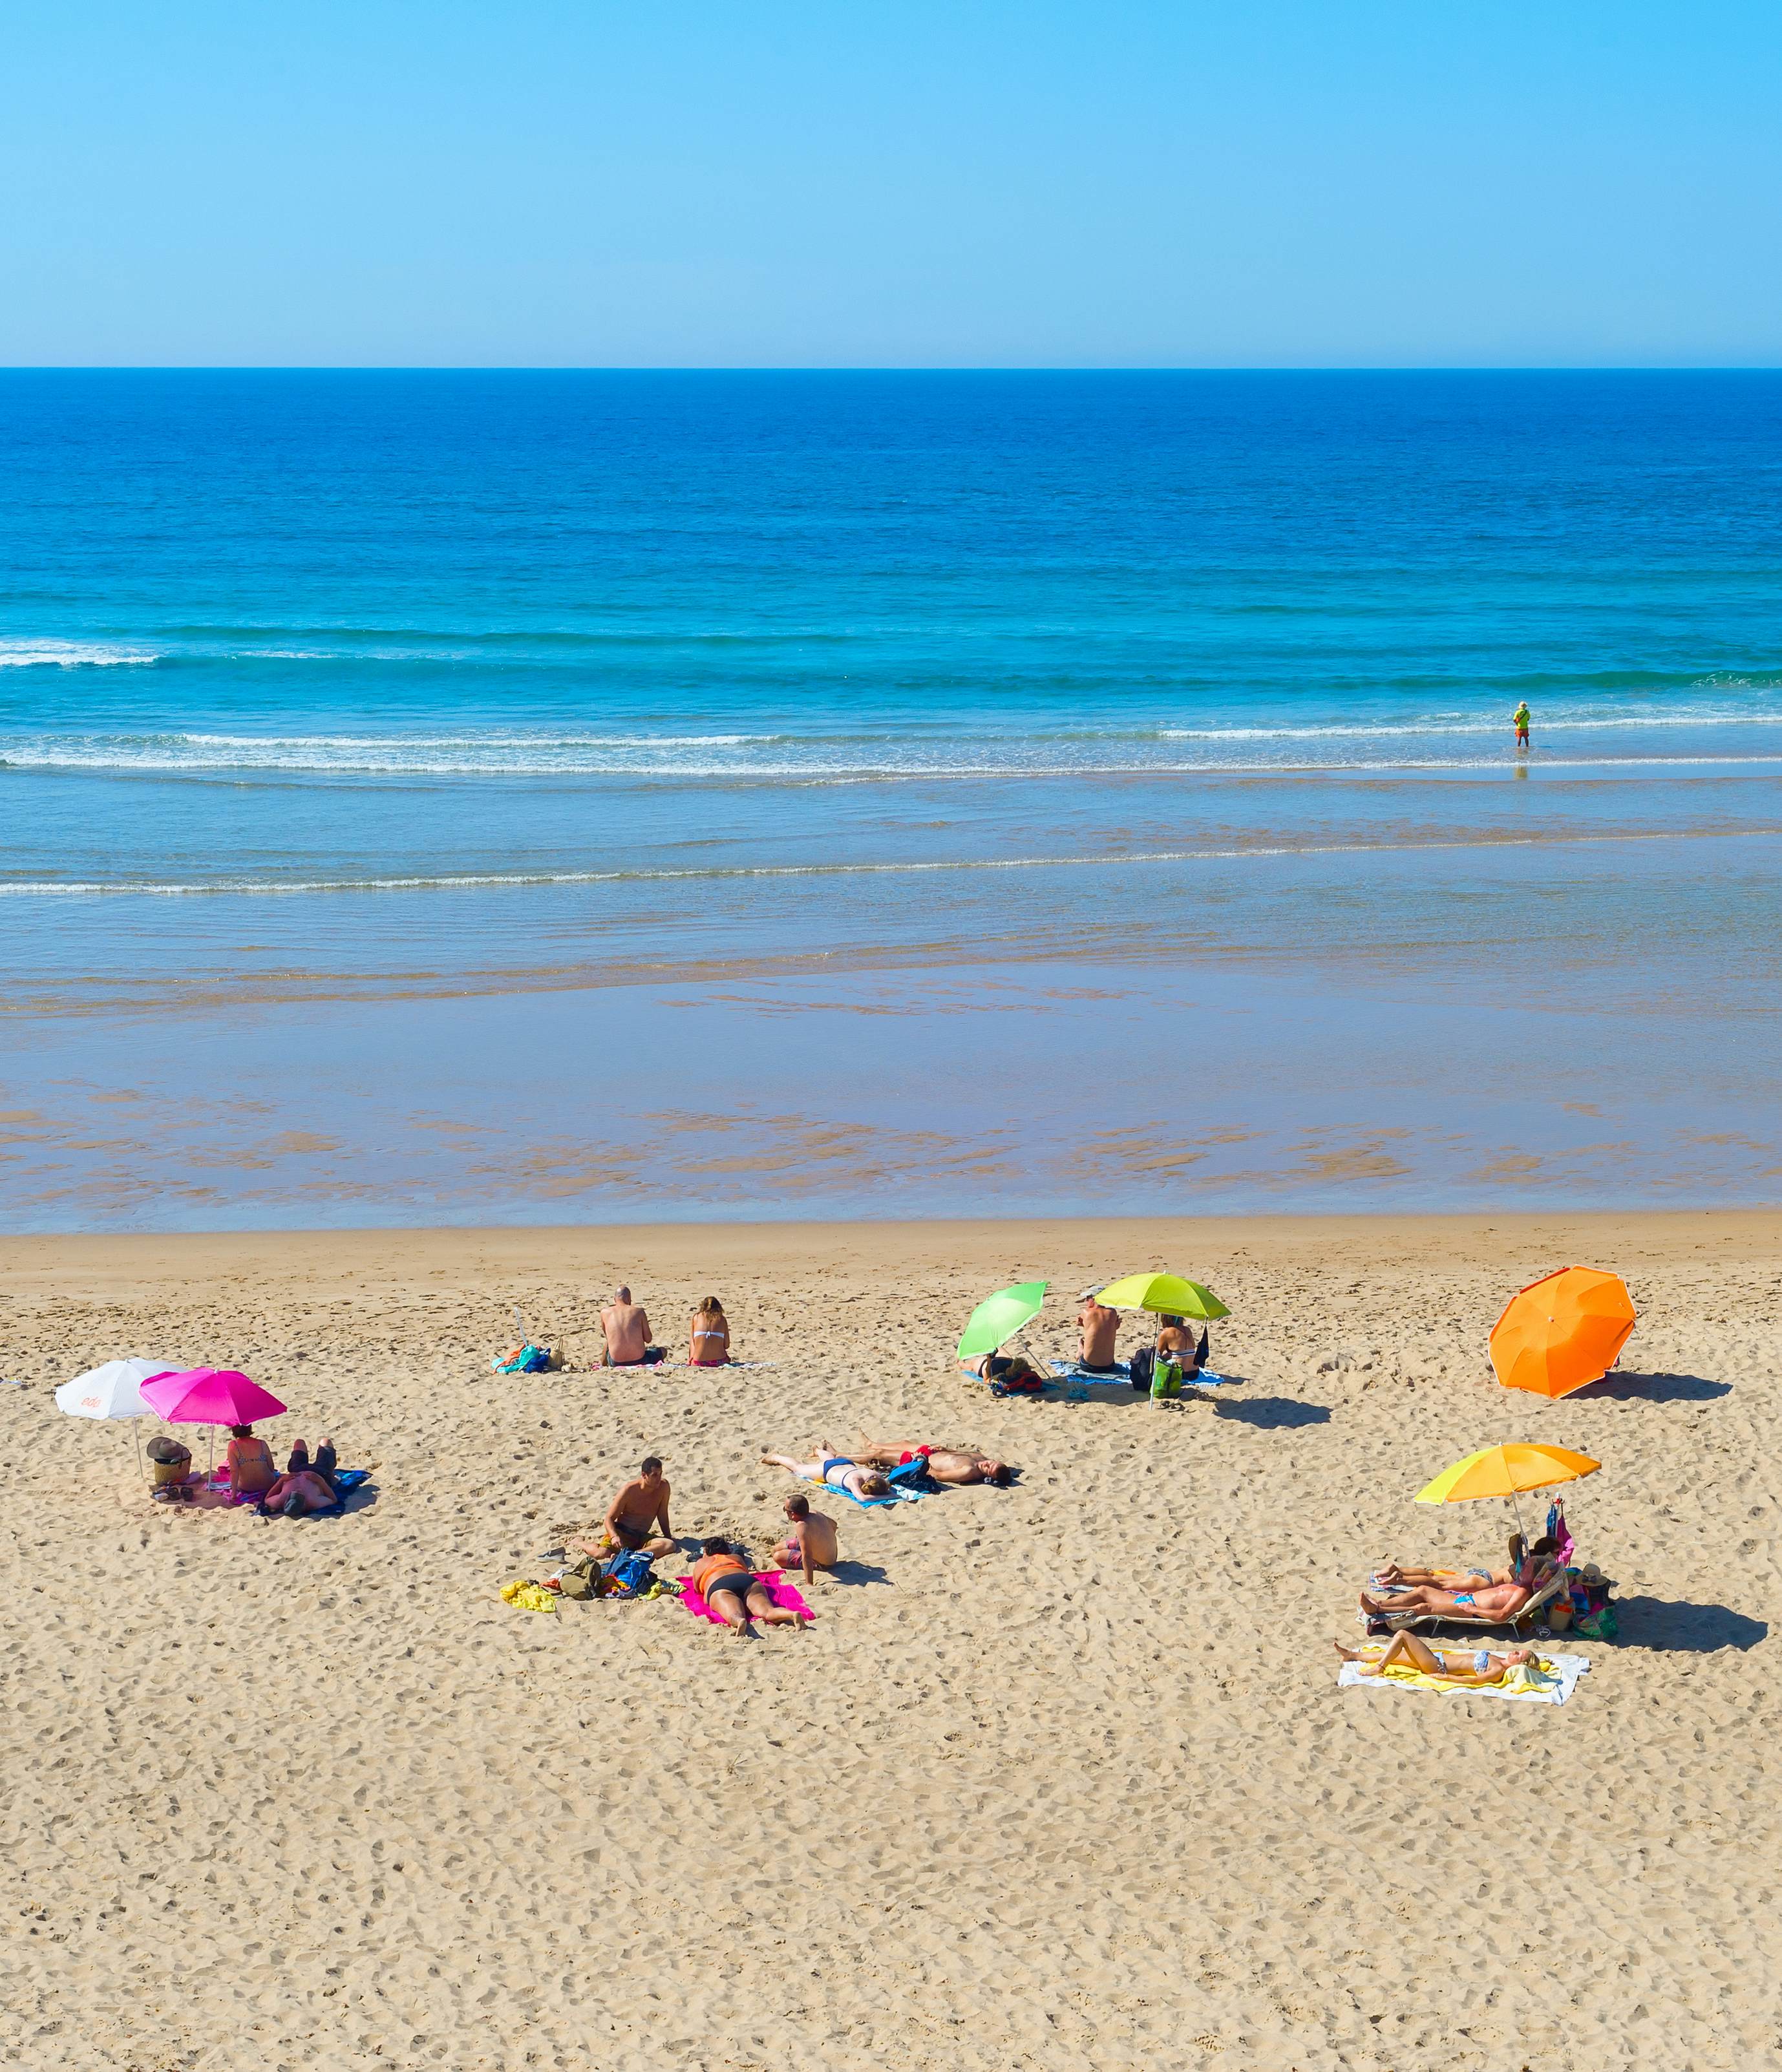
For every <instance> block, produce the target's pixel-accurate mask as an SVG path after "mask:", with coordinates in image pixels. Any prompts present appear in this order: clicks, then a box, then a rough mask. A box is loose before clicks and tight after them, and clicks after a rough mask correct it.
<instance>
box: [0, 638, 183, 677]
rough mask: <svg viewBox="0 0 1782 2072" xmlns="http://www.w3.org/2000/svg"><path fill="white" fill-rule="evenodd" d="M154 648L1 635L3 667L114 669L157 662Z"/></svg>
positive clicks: (157, 655) (0, 647)
mask: <svg viewBox="0 0 1782 2072" xmlns="http://www.w3.org/2000/svg"><path fill="white" fill-rule="evenodd" d="M160 659H161V657H160V655H159V653H158V652H157V651H156V650H155V649H154V648H133V647H129V646H125V645H122V644H120V643H116V642H113V641H107V640H19V639H6V638H4V637H0V669H49V668H55V669H115V668H119V667H120V666H122V665H125V664H130V663H143V662H158V661H159V660H160Z"/></svg>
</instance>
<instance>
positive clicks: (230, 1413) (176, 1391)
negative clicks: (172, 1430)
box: [142, 1367, 285, 1476]
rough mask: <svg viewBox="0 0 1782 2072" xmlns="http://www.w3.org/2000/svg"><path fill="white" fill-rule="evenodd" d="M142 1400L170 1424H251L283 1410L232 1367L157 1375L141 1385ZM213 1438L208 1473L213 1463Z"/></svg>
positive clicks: (258, 1384)
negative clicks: (258, 1418) (257, 1419)
mask: <svg viewBox="0 0 1782 2072" xmlns="http://www.w3.org/2000/svg"><path fill="white" fill-rule="evenodd" d="M142 1400H143V1401H144V1402H145V1403H146V1404H148V1406H149V1408H150V1409H151V1410H154V1411H157V1412H159V1414H160V1415H161V1416H163V1417H164V1418H166V1420H167V1422H168V1423H169V1424H209V1425H213V1426H214V1425H217V1424H253V1421H254V1420H255V1419H256V1418H257V1417H278V1416H282V1415H283V1414H284V1410H285V1406H284V1404H282V1403H281V1402H280V1401H279V1400H278V1398H277V1396H269V1395H268V1394H267V1392H265V1389H263V1388H262V1387H261V1386H260V1383H258V1382H257V1381H250V1380H249V1379H248V1377H247V1375H244V1374H238V1373H237V1372H236V1370H235V1369H234V1368H233V1367H187V1369H186V1370H185V1371H183V1373H180V1374H158V1375H156V1376H155V1377H154V1379H153V1380H152V1381H146V1382H144V1383H142ZM211 1445H212V1448H213V1451H212V1453H211V1468H210V1472H211V1474H212V1475H213V1476H214V1475H215V1473H216V1454H215V1451H214V1448H215V1445H216V1441H215V1437H214V1436H213V1437H212V1440H211Z"/></svg>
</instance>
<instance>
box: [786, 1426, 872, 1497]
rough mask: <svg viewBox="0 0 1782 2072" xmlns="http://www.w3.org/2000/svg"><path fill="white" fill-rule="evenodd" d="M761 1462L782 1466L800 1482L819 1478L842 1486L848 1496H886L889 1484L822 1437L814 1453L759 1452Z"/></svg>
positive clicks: (832, 1485) (829, 1486) (826, 1484)
mask: <svg viewBox="0 0 1782 2072" xmlns="http://www.w3.org/2000/svg"><path fill="white" fill-rule="evenodd" d="M761 1460H762V1466H763V1467H766V1468H784V1469H785V1470H786V1473H787V1474H794V1475H796V1476H798V1477H799V1479H800V1480H801V1481H803V1482H819V1483H821V1484H822V1485H823V1487H825V1488H827V1489H839V1490H847V1491H848V1494H850V1495H851V1496H859V1497H868V1496H889V1494H891V1485H890V1484H889V1482H887V1481H886V1480H885V1477H884V1476H883V1475H881V1474H880V1473H879V1472H878V1470H877V1469H876V1468H872V1467H863V1466H861V1465H860V1462H859V1461H856V1460H852V1459H851V1458H850V1457H848V1455H847V1454H846V1453H837V1452H836V1449H834V1447H832V1446H831V1445H826V1444H825V1443H824V1441H822V1440H820V1439H819V1441H817V1450H816V1453H815V1457H813V1458H812V1459H811V1460H808V1461H795V1460H794V1459H793V1458H792V1457H791V1455H790V1453H763V1454H762V1457H761Z"/></svg>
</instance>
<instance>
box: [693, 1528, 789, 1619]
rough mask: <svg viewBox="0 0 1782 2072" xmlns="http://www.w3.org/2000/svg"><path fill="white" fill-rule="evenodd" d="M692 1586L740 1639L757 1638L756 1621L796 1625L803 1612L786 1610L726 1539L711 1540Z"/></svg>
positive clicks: (701, 1559) (700, 1561) (708, 1606)
mask: <svg viewBox="0 0 1782 2072" xmlns="http://www.w3.org/2000/svg"><path fill="white" fill-rule="evenodd" d="M693 1588H694V1589H696V1590H697V1591H698V1592H699V1593H700V1596H701V1597H704V1600H705V1603H706V1608H707V1609H708V1610H709V1611H711V1612H712V1613H714V1614H716V1616H717V1618H720V1619H721V1620H722V1622H724V1624H725V1626H729V1628H730V1630H732V1632H733V1633H734V1634H736V1636H737V1638H738V1639H739V1640H753V1639H754V1638H756V1634H755V1624H756V1622H757V1621H759V1622H761V1624H762V1625H763V1626H797V1625H798V1624H799V1620H800V1616H801V1615H800V1614H799V1613H797V1612H795V1611H783V1610H782V1609H780V1608H779V1607H778V1605H775V1604H774V1600H773V1599H772V1598H771V1597H770V1596H769V1595H768V1594H767V1586H766V1584H764V1583H760V1582H758V1581H756V1580H755V1577H754V1574H753V1571H752V1570H751V1569H750V1568H749V1564H748V1563H747V1562H746V1561H745V1560H743V1559H742V1558H741V1556H740V1555H737V1554H734V1553H733V1552H731V1549H730V1543H729V1540H707V1541H706V1542H705V1543H704V1547H703V1548H701V1550H700V1559H699V1560H698V1561H697V1562H696V1564H694V1568H693Z"/></svg>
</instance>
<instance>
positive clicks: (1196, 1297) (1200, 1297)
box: [1095, 1273, 1231, 1318]
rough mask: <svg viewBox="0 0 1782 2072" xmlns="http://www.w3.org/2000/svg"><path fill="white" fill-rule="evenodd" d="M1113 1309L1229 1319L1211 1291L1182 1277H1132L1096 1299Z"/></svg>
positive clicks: (1105, 1290) (1145, 1275) (1161, 1314)
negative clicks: (1146, 1310) (1143, 1310)
mask: <svg viewBox="0 0 1782 2072" xmlns="http://www.w3.org/2000/svg"><path fill="white" fill-rule="evenodd" d="M1095 1300H1096V1301H1098V1302H1102V1303H1105V1304H1106V1305H1107V1307H1108V1308H1109V1309H1148V1310H1149V1311H1150V1313H1152V1315H1153V1316H1155V1317H1197V1318H1208V1317H1229V1316H1230V1314H1231V1312H1230V1310H1229V1309H1227V1308H1226V1305H1224V1303H1223V1302H1222V1301H1220V1300H1219V1298H1218V1297H1217V1295H1215V1294H1214V1293H1213V1290H1212V1289H1210V1288H1207V1287H1203V1286H1202V1285H1201V1283H1200V1282H1199V1281H1185V1280H1184V1279H1183V1278H1182V1276H1180V1274H1179V1273H1129V1274H1127V1276H1126V1278H1125V1280H1123V1281H1115V1282H1113V1283H1112V1284H1111V1285H1110V1286H1108V1287H1106V1288H1104V1289H1102V1292H1101V1293H1100V1294H1099V1295H1098V1296H1097V1297H1095Z"/></svg>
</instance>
